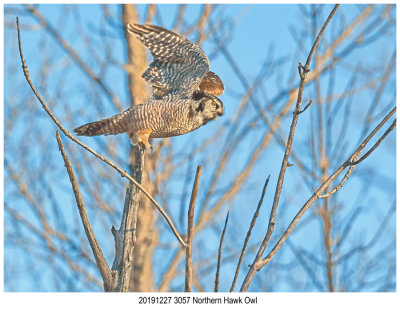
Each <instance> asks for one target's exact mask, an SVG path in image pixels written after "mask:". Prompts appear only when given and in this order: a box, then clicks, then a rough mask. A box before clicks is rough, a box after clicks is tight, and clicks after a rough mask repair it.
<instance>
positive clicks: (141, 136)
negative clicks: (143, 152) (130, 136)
mask: <svg viewBox="0 0 400 309" xmlns="http://www.w3.org/2000/svg"><path fill="white" fill-rule="evenodd" d="M151 132H152V130H151V129H144V130H139V131H137V132H136V139H137V143H138V144H142V145H143V146H145V147H146V149H150V150H153V147H152V146H151V145H150V143H149V136H150V134H151Z"/></svg>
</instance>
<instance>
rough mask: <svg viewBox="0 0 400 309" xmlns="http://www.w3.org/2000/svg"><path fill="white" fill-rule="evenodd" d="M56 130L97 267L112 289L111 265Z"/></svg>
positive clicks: (108, 289) (106, 287)
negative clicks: (100, 244)
mask: <svg viewBox="0 0 400 309" xmlns="http://www.w3.org/2000/svg"><path fill="white" fill-rule="evenodd" d="M56 132H57V133H56V137H57V143H58V147H59V149H60V151H61V155H62V157H63V160H64V163H65V167H66V168H67V172H68V176H69V179H70V181H71V184H72V189H73V191H74V195H75V199H76V205H77V206H78V210H79V215H80V217H81V220H82V224H83V228H84V229H85V234H86V237H87V239H88V241H89V244H90V247H91V248H92V252H93V255H94V258H95V260H96V264H97V267H98V268H99V271H100V274H101V276H102V278H103V282H104V290H105V291H110V289H111V283H112V274H111V270H110V267H108V264H107V261H106V259H105V258H104V255H103V252H102V251H101V249H100V246H99V244H98V242H97V239H96V236H95V235H94V232H93V229H92V227H91V225H90V222H89V218H88V216H87V213H86V207H85V203H84V201H83V198H82V195H81V192H80V190H79V184H78V181H77V180H76V178H75V174H74V171H73V169H72V166H71V163H70V162H69V160H68V157H67V154H66V153H65V150H64V146H63V144H62V142H61V138H60V133H59V132H58V130H57V131H56Z"/></svg>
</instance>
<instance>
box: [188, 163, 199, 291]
mask: <svg viewBox="0 0 400 309" xmlns="http://www.w3.org/2000/svg"><path fill="white" fill-rule="evenodd" d="M202 169H203V167H202V166H201V165H199V166H197V170H196V177H195V179H194V183H193V189H192V195H191V197H190V203H189V209H188V226H187V229H188V233H187V240H186V267H185V292H190V291H191V290H192V278H193V265H192V250H193V236H194V235H193V219H194V206H195V204H196V197H197V191H198V189H199V184H200V176H201V171H202Z"/></svg>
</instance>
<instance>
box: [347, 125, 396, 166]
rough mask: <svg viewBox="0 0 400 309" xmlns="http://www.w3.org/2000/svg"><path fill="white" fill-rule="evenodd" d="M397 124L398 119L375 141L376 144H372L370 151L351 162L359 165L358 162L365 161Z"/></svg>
mask: <svg viewBox="0 0 400 309" xmlns="http://www.w3.org/2000/svg"><path fill="white" fill-rule="evenodd" d="M395 126H396V119H395V120H393V123H392V124H391V126H390V127H389V128H388V129H387V130H386V132H385V133H383V135H382V137H381V138H380V139H379V140H378V141H377V142H376V143H375V145H374V146H372V147H371V149H370V150H368V152H367V153H366V154H365V155H363V156H362V157H361V158H360V159H358V160H357V161H354V162H351V165H357V164H359V163H361V162H362V161H364V160H365V159H366V158H367V157H368V156H369V155H370V154H371V153H372V152H373V151H374V150H375V148H376V147H378V146H379V144H380V143H381V142H382V141H383V140H384V139H385V137H386V135H388V134H389V133H390V131H392V130H393V129H394V127H395Z"/></svg>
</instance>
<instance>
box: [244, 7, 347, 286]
mask: <svg viewBox="0 0 400 309" xmlns="http://www.w3.org/2000/svg"><path fill="white" fill-rule="evenodd" d="M338 7H339V5H338V4H336V5H335V7H334V8H333V10H332V11H331V13H330V14H329V16H328V18H327V20H326V21H325V23H324V25H323V26H322V29H321V31H320V32H319V34H318V36H317V38H316V39H315V41H314V44H313V46H312V48H311V51H310V53H309V54H308V57H307V61H306V64H305V66H302V65H301V63H299V66H298V70H299V75H300V85H299V92H298V95H297V102H296V108H295V112H294V113H293V119H292V123H291V125H290V131H289V137H288V141H287V145H286V150H285V155H284V157H283V161H282V166H281V170H280V172H279V177H278V181H277V184H276V189H275V196H274V201H273V204H272V208H271V214H270V217H269V223H268V228H267V233H266V235H265V238H264V240H263V242H262V244H261V246H260V249H259V250H258V252H257V255H256V257H255V259H254V262H253V264H252V266H251V267H250V269H249V272H248V273H247V276H246V278H245V280H244V282H243V285H242V287H241V289H240V290H241V291H242V292H244V291H247V289H248V288H249V285H250V282H251V281H252V279H253V278H254V275H255V274H256V271H258V270H259V269H260V268H258V269H257V270H256V267H255V265H256V264H258V263H259V262H260V261H261V257H262V254H263V253H264V251H265V248H266V247H267V245H268V243H269V239H270V237H271V235H272V233H273V231H274V226H275V215H276V211H277V209H278V203H279V197H280V194H281V191H282V186H283V179H284V176H285V172H286V168H287V166H288V162H289V155H290V152H291V149H292V143H293V139H294V132H295V130H296V125H297V120H298V118H299V115H300V111H301V102H302V98H303V90H304V86H305V80H306V77H307V73H308V72H309V66H310V62H311V57H312V55H313V53H314V50H315V48H316V47H317V45H318V43H319V41H320V39H321V36H322V34H323V32H324V30H325V28H326V27H327V26H328V23H329V21H330V20H331V19H332V17H333V15H334V14H335V12H336V10H337V9H338Z"/></svg>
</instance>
